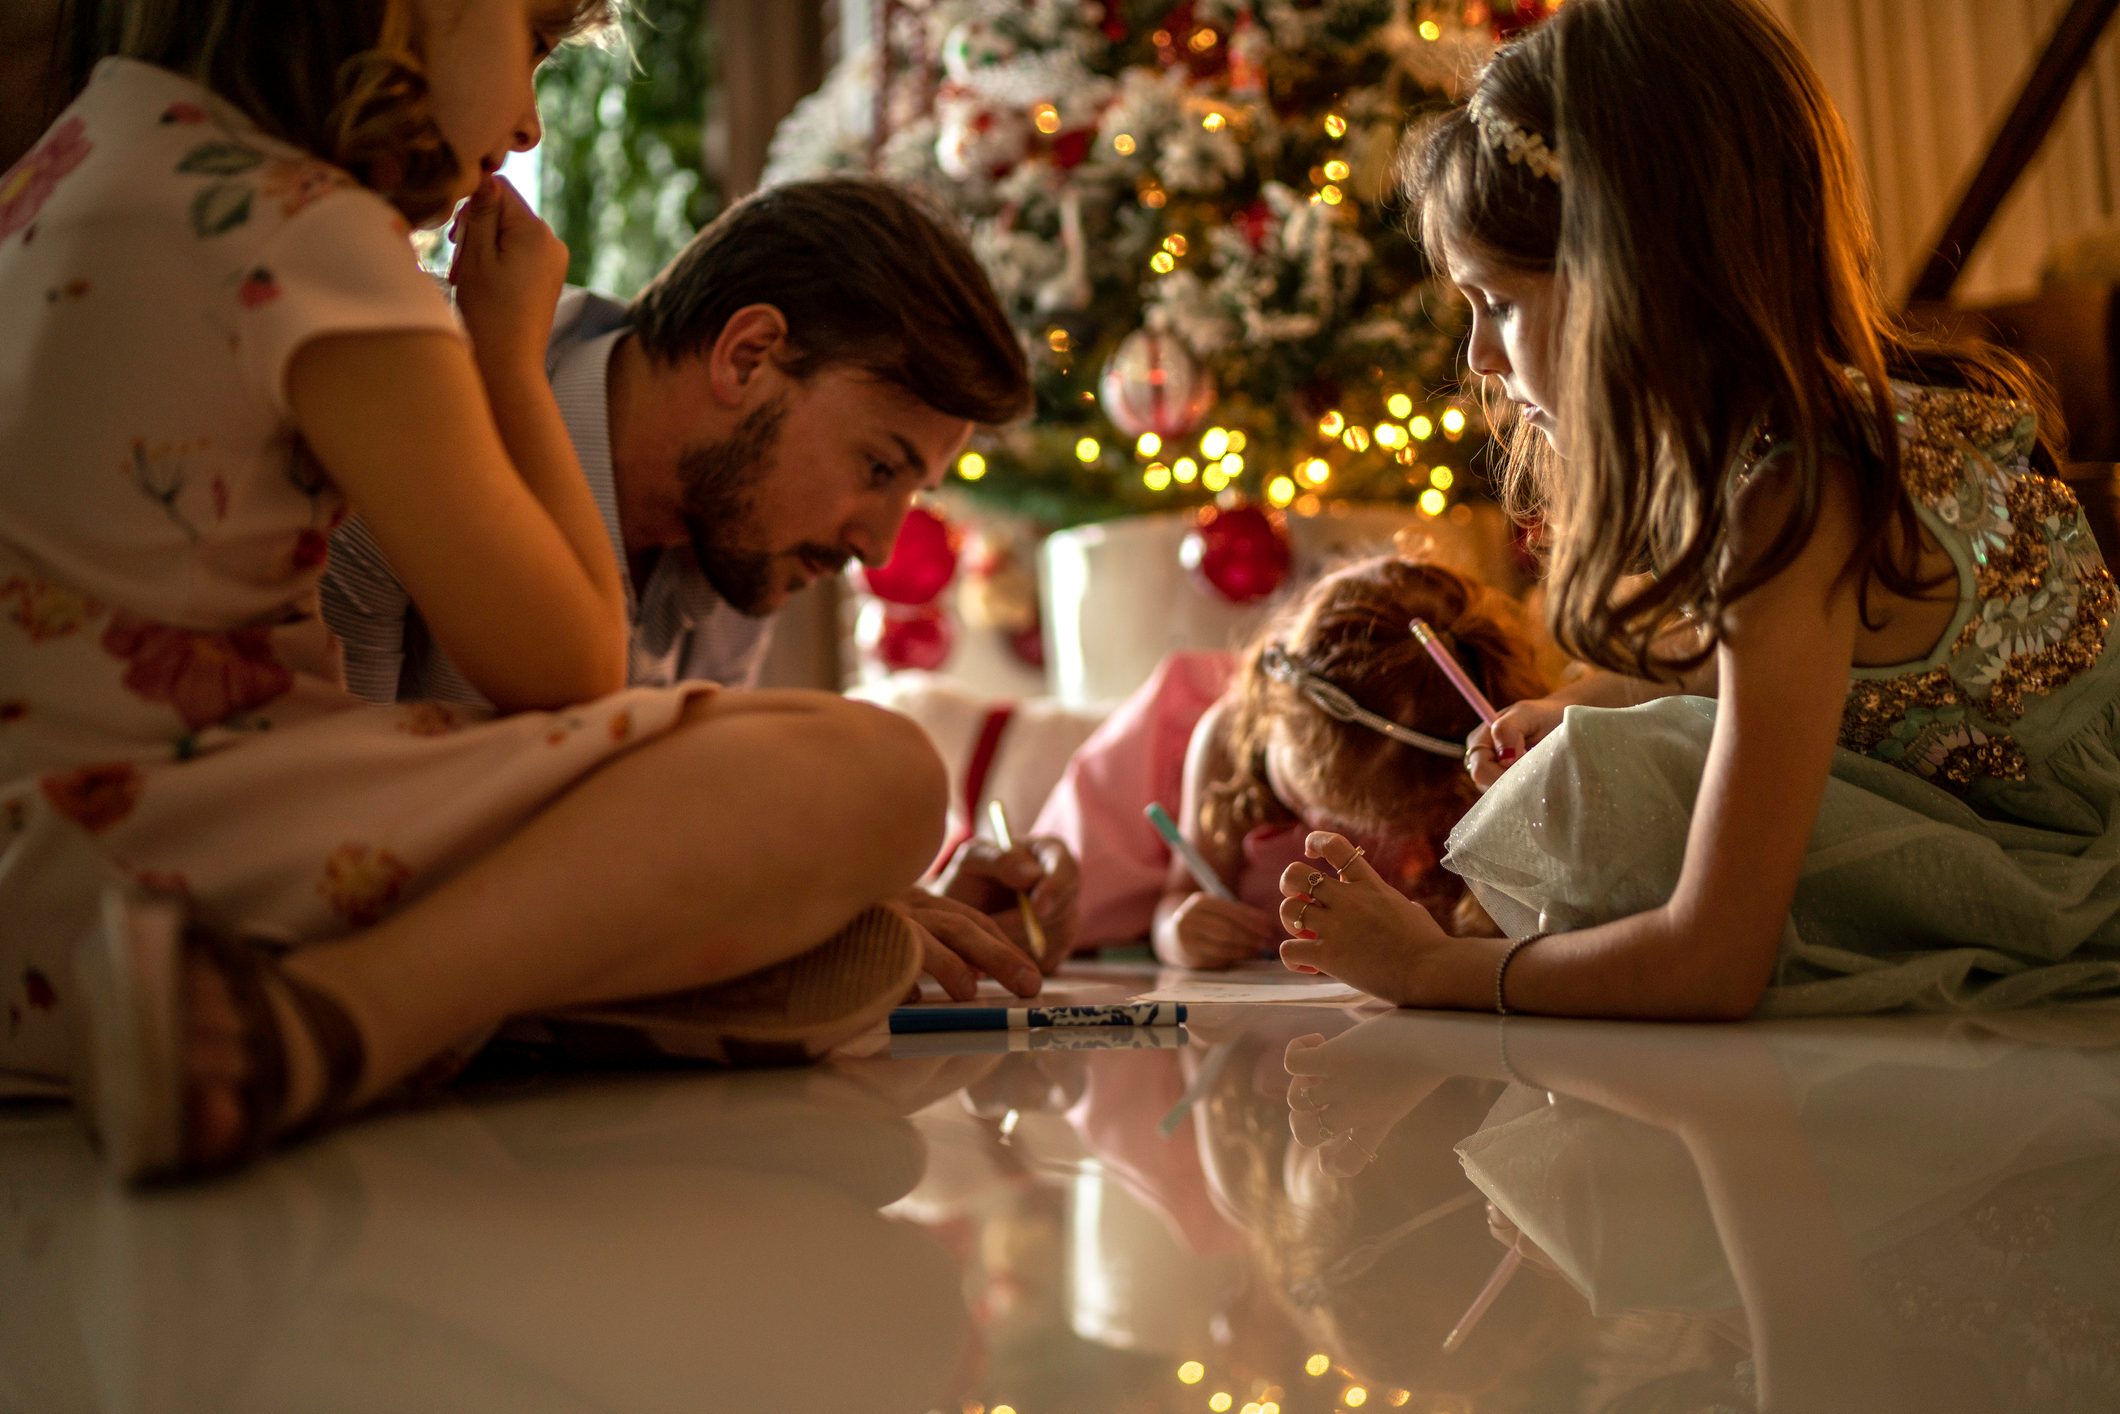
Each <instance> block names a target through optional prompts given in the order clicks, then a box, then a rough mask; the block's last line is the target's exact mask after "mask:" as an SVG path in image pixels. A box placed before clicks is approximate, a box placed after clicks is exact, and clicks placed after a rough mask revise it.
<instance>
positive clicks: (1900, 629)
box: [1281, 0, 2120, 1018]
mask: <svg viewBox="0 0 2120 1414" xmlns="http://www.w3.org/2000/svg"><path fill="white" fill-rule="evenodd" d="M1409 172H1410V175H1411V186H1412V194H1413V195H1414V197H1415V198H1416V205H1417V209H1418V210H1419V211H1420V213H1421V221H1422V225H1423V229H1424V233H1425V236H1426V239H1427V244H1428V247H1429V249H1430V250H1431V251H1432V252H1433V253H1434V254H1435V255H1436V257H1437V258H1438V259H1439V260H1441V261H1442V262H1443V263H1444V265H1445V266H1446V268H1447V269H1448V272H1449V274H1450V276H1451V278H1452V279H1453V280H1454V281H1455V282H1456V283H1457V284H1458V286H1459V287H1460V288H1461V289H1463V290H1464V291H1465V293H1466V295H1467V296H1468V297H1469V298H1470V300H1471V302H1472V309H1473V331H1472V336H1471V342H1470V347H1469V350H1468V362H1469V364H1470V366H1471V367H1472V368H1473V370H1474V371H1476V372H1478V373H1481V374H1483V375H1485V376H1486V377H1487V378H1488V379H1489V380H1490V381H1491V382H1492V383H1495V384H1498V385H1499V389H1500V391H1501V392H1502V393H1504V394H1505V395H1506V396H1507V397H1508V398H1509V399H1510V400H1512V401H1513V402H1514V403H1516V404H1517V405H1518V406H1519V407H1520V408H1521V409H1522V410H1523V423H1524V426H1523V428H1522V430H1521V432H1520V434H1519V439H1518V443H1517V446H1516V449H1515V452H1516V455H1515V461H1514V465H1513V468H1512V477H1513V485H1512V489H1513V493H1514V495H1515V497H1516V501H1517V508H1518V509H1519V510H1521V511H1527V512H1528V511H1530V510H1532V509H1534V508H1535V509H1537V510H1538V511H1540V512H1541V513H1542V514H1543V516H1544V519H1545V523H1546V525H1547V526H1548V527H1549V528H1550V531H1551V535H1552V563H1551V567H1550V573H1549V588H1550V598H1549V618H1550V620H1551V622H1552V624H1553V627H1554V629H1555V631H1556V636H1557V638H1558V639H1559V640H1560V642H1561V643H1562V645H1563V646H1564V647H1566V648H1568V649H1569V650H1570V651H1571V652H1574V653H1575V654H1577V655H1578V656H1581V657H1584V658H1587V659H1590V660H1592V661H1593V662H1595V663H1597V664H1599V665H1601V666H1602V667H1603V668H1605V669H1606V670H1607V671H1604V672H1600V673H1594V674H1592V675H1590V676H1589V677H1586V678H1583V679H1581V680H1579V681H1577V682H1575V683H1571V684H1570V685H1569V686H1568V687H1567V688H1565V689H1563V690H1562V691H1561V692H1559V693H1557V694H1555V695H1553V696H1551V697H1547V698H1544V699H1541V700H1537V701H1532V702H1524V703H1519V704H1517V705H1516V706H1515V707H1513V708H1510V709H1508V710H1506V711H1504V712H1502V713H1501V715H1500V718H1499V720H1497V721H1496V722H1494V723H1493V724H1492V726H1491V727H1484V726H1483V727H1482V728H1480V729H1479V730H1476V731H1475V732H1473V733H1472V735H1471V736H1470V737H1469V739H1468V745H1469V749H1470V753H1471V756H1470V764H1471V768H1472V770H1473V772H1474V775H1475V778H1476V779H1477V780H1478V781H1479V782H1480V783H1481V784H1482V785H1486V786H1491V789H1490V790H1489V791H1488V793H1487V794H1486V795H1485V796H1484V797H1483V798H1482V800H1481V802H1480V803H1479V805H1477V806H1476V807H1474V809H1473V810H1472V811H1471V813H1470V814H1468V815H1467V816H1466V818H1465V820H1464V822H1463V823H1462V824H1461V825H1460V826H1459V827H1458V829H1457V831H1456V833H1455V834H1454V835H1453V836H1452V838H1451V842H1450V852H1449V854H1448V856H1447V858H1446V860H1445V863H1446V865H1447V866H1448V867H1449V868H1451V869H1453V870H1455V871H1456V872H1457V873H1459V874H1460V875H1462V876H1463V877H1464V878H1465V879H1466V880H1467V881H1468V882H1469V883H1470V884H1471V886H1472V888H1473V890H1474V891H1475V893H1477V895H1478V896H1479V898H1480V899H1481V901H1482V902H1483V903H1484V904H1485V905H1486V906H1487V909H1488V911H1489V912H1490V913H1491V914H1492V915H1493V916H1494V918H1495V920H1496V921H1497V922H1498V923H1500V924H1501V925H1502V926H1503V927H1504V928H1505V929H1507V930H1508V931H1509V932H1510V933H1511V934H1512V935H1513V936H1514V938H1515V941H1514V942H1510V941H1507V940H1483V939H1466V938H1452V937H1450V936H1448V935H1447V934H1446V933H1445V932H1444V930H1443V929H1442V928H1441V927H1439V926H1438V925H1437V923H1436V922H1435V921H1434V920H1433V919H1432V918H1430V917H1429V916H1428V915H1427V914H1425V913H1423V912H1422V911H1421V910H1420V909H1418V908H1417V907H1415V906H1413V905H1411V904H1409V903H1407V902H1406V901H1405V900H1403V899H1401V898H1399V897H1398V896H1397V894H1396V893H1395V891H1391V890H1389V889H1388V888H1386V887H1384V886H1383V885H1382V883H1381V882H1380V881H1378V880H1376V879H1375V878H1373V877H1372V876H1371V875H1370V874H1369V872H1368V870H1367V869H1366V867H1365V866H1364V864H1362V863H1358V864H1356V865H1355V867H1354V868H1353V869H1351V870H1346V871H1345V873H1346V878H1345V879H1344V880H1342V879H1337V878H1334V877H1333V871H1339V870H1341V868H1342V866H1344V865H1345V864H1346V863H1347V860H1348V857H1349V855H1350V854H1351V853H1352V846H1351V845H1349V844H1348V843H1347V842H1345V841H1344V840H1341V839H1338V838H1336V837H1333V836H1317V837H1313V839H1312V841H1311V848H1312V852H1313V853H1314V854H1316V855H1318V856H1319V858H1320V859H1322V861H1323V862H1324V863H1325V864H1326V865H1327V866H1329V868H1328V870H1326V871H1320V872H1318V873H1315V874H1314V873H1313V872H1312V871H1311V870H1309V869H1307V868H1298V869H1294V870H1291V871H1290V872H1289V874H1288V875H1287V876H1285V877H1284V880H1283V889H1284V892H1285V894H1286V895H1287V897H1286V899H1285V900H1284V903H1283V905H1282V915H1281V917H1282V922H1283V924H1284V925H1285V926H1287V927H1288V928H1289V929H1290V930H1291V931H1293V932H1295V933H1296V935H1297V936H1295V937H1294V938H1293V939H1292V940H1291V941H1289V942H1288V943H1286V944H1284V945H1283V948H1282V956H1283V958H1284V959H1286V960H1287V961H1288V962H1289V963H1291V964H1293V965H1300V966H1305V967H1318V968H1322V969H1324V970H1325V971H1327V972H1330V973H1332V974H1334V975H1335V976H1339V977H1342V978H1344V979H1345V980H1347V981H1349V982H1352V983H1354V984H1356V985H1358V986H1362V987H1364V988H1367V989H1368V990H1370V991H1373V992H1375V993H1377V994H1378V995H1380V996H1383V997H1387V998H1390V999H1391V1000H1394V1001H1398V1002H1402V1003H1407V1004H1412V1005H1422V1006H1448V1007H1480V1008H1493V1009H1497V1010H1531V1011H1545V1012H1555V1013H1563V1014H1571V1015H1589V1016H1630V1017H1694V1018H1720V1017H1741V1016H1746V1015H1749V1014H1750V1013H1752V1012H1753V1011H1754V1010H1755V1009H1757V1008H1759V1007H1760V1006H1761V1004H1762V1002H1764V1003H1766V1004H1767V1005H1768V1006H1769V1007H1770V1008H1772V1009H1776V1010H1781V1011H1870V1010H1882V1009H1887V1008H1892V1007H1900V1006H1920V1007H1947V1008H1960V1007H1987V1006H2008V1005H2018V1004H2022V1003H2024V1002H2028V1001H2032V1000H2036V999H2039V998H2046V997H2054V998H2063V997H2089V996H2108V995H2110V994H2112V993H2114V992H2115V991H2120V646H2116V641H2115V638H2114V636H2113V634H2112V633H2111V625H2112V618H2113V612H2114V604H2115V596H2114V588H2113V579H2112V576H2111V575H2110V574H2109V573H2108V572H2107V570H2106V566H2105V562H2104V559H2103V557H2102V556H2101V555H2100V554H2099V551H2098V548H2097V546H2096V545H2095V544H2094V543H2093V542H2092V540H2091V537H2090V533H2089V531H2088V530H2087V528H2086V526H2085V523H2084V518H2083V515H2082V513H2081V512H2080V510H2079V509H2078V508H2077V505H2076V502H2075V500H2074V498H2073V497H2072V496H2071V495H2070V493H2069V491H2068V490H2067V489H2066V488H2065V487H2064V486H2063V485H2062V484H2061V482H2060V481H2059V480H2058V479H2056V469H2057V465H2058V457H2057V452H2056V449H2055V447H2054V446H2053V444H2052V443H2051V442H2050V440H2049V439H2050V438H2051V437H2053V436H2054V435H2055V429H2054V424H2053V422H2052V421H2051V420H2050V419H2047V418H2045V417H2043V416H2042V402H2043V397H2042V394H2041V392H2040V390H2039V389H2038V387H2037V386H2036V384H2035V383H2034V382H2033V380H2032V379H2031V378H2030V377H2029V376H2028V375H2027V373H2026V372H2025V370H2024V368H2023V367H2022V365H2021V364H2019V363H2018V362H2017V361H2015V360H2014V359H2011V358H2009V357H2008V356H2006V355H2004V354H2001V353H1999V352H1997V351H1995V350H1991V349H1981V348H1959V347H1946V346H1942V345H1938V344H1935V343H1932V342H1929V341H1926V340H1923V339H1921V338H1918V337H1916V336H1915V335H1913V334H1911V333H1909V332H1908V331H1907V330H1906V329H1904V328H1903V327H1902V326H1901V325H1900V324H1899V323H1898V322H1897V321H1896V320H1894V319H1893V318H1891V317H1890V316H1888V315H1887V313H1886V311H1885V309H1884V307H1883V304H1882V301H1881V299H1880V297H1879V294H1878V291H1877V286H1876V281H1875V274H1874V269H1873V265H1872V261H1871V251H1870V245H1869V229H1868V225H1867V221H1866V219H1865V215H1864V207H1863V202H1862V196H1861V186H1860V183H1859V181H1858V180H1857V177H1856V174H1855V170H1854V167H1853V162H1852V159H1851V157H1850V155H1849V151H1848V143H1847V139H1846V135H1845V133H1844V131H1843V129H1842V127H1841V124H1840V121H1839V118H1838V116H1837V115H1836V114H1835V113H1834V111H1833V109H1832V106H1831V104H1830V103H1829V102H1828V100H1827V99H1826V97H1825V95H1824V92H1823V90H1822V89H1821V86H1820V84H1819V80H1818V76H1817V74H1816V73H1815V72H1814V71H1813V70H1812V68H1811V66H1810V64H1809V63H1808V62H1807V61H1806V60H1805V59H1804V57H1803V55H1802V54H1801V53H1800V51H1798V49H1797V48H1796V46H1795V44H1794V43H1793V41H1791V40H1790V39H1789V37H1788V36H1787V34H1786V33H1784V32H1783V31H1782V29H1781V28H1780V27H1779V26H1778V25H1777V24H1776V23H1775V21H1774V20H1773V19H1772V18H1771V17H1769V16H1768V15H1767V14H1766V13H1765V12H1764V11H1762V10H1761V9H1760V8H1759V6H1758V5H1757V4H1756V3H1753V0H1575V2H1574V3H1571V4H1569V5H1567V6H1564V7H1562V8H1560V9H1559V10H1558V11H1557V12H1556V15H1555V17H1554V18H1553V19H1552V20H1551V21H1549V22H1547V23H1546V24H1545V25H1544V26H1543V27H1541V28H1540V29H1538V30H1536V31H1534V32H1533V33H1532V34H1531V35H1530V36H1528V37H1527V38H1525V39H1524V40H1522V41H1520V42H1518V43H1516V44H1514V45H1512V46H1510V47H1509V48H1506V49H1504V50H1503V51H1502V52H1501V53H1500V54H1498V55H1497V56H1496V57H1495V59H1494V60H1493V62H1492V63H1490V64H1489V65H1488V67H1487V69H1486V71H1485V73H1484V74H1483V75H1482V76H1481V78H1480V80H1479V83H1478V86H1477V87H1476V89H1475V90H1474V92H1473V94H1472V97H1471V100H1470V102H1469V103H1468V104H1466V105H1465V106H1464V107H1462V108H1460V109H1457V110H1455V111H1453V112H1451V113H1449V114H1447V115H1445V116H1443V117H1442V118H1441V119H1440V120H1439V121H1437V122H1435V123H1434V124H1433V125H1431V126H1429V127H1427V128H1426V129H1424V130H1423V132H1422V133H1421V134H1420V136H1419V137H1418V138H1417V140H1416V141H1415V143H1414V144H1413V146H1412V150H1411V156H1410V160H1409ZM1644 571H1646V574H1645V575H1644V574H1643V572H1644ZM1637 576H1639V577H1637ZM1527 746H1528V747H1529V748H1530V750H1529V752H1528V754H1525V755H1522V756H1521V757H1518V756H1516V753H1517V752H1519V751H1521V750H1522V749H1523V748H1525V747H1527ZM1505 758H1506V759H1505ZM1313 880H1315V883H1314V886H1313Z"/></svg>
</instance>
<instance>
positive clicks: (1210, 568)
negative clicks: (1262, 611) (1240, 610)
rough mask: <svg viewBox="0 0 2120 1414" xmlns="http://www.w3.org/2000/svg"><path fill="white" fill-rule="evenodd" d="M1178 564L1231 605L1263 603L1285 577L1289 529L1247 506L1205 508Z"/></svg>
mask: <svg viewBox="0 0 2120 1414" xmlns="http://www.w3.org/2000/svg"><path fill="white" fill-rule="evenodd" d="M1178 563H1179V564H1181V565H1183V566H1184V567H1185V568H1186V569H1188V570H1190V571H1191V572H1192V573H1193V575H1194V576H1195V577H1196V578H1198V579H1200V580H1201V581H1203V582H1204V583H1205V584H1207V585H1208V587H1209V588H1211V589H1213V590H1214V591H1215V593H1217V594H1219V595H1221V596H1222V597H1223V598H1224V599H1227V600H1228V601H1229V602H1230V603H1232V604H1249V603H1252V602H1254V601H1255V600H1259V599H1264V598H1265V597H1266V596H1267V595H1269V594H1271V593H1273V592H1274V591H1275V590H1276V589H1279V588H1280V587H1281V585H1282V584H1283V583H1284V582H1286V580H1287V579H1288V567H1289V563H1290V556H1289V550H1288V527H1287V525H1286V524H1285V523H1284V522H1283V521H1282V519H1281V517H1280V516H1279V515H1277V514H1275V513H1274V512H1272V511H1268V510H1266V509H1264V508H1263V507H1261V506H1257V505H1253V504H1251V503H1249V502H1245V503H1241V504H1238V505H1234V506H1203V507H1201V508H1200V514H1199V518H1198V519H1197V520H1196V521H1195V522H1194V523H1193V528H1192V530H1191V532H1190V533H1188V534H1187V535H1186V537H1185V540H1184V542H1183V543H1182V544H1180V545H1179V547H1178Z"/></svg>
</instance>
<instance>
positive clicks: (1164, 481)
mask: <svg viewBox="0 0 2120 1414" xmlns="http://www.w3.org/2000/svg"><path fill="white" fill-rule="evenodd" d="M1141 484H1142V485H1143V486H1146V487H1147V488H1148V489H1149V490H1151V491H1168V490H1169V489H1170V468H1169V467H1167V466H1165V465H1164V464H1163V463H1161V462H1150V463H1149V464H1148V470H1146V471H1144V472H1142V473H1141Z"/></svg>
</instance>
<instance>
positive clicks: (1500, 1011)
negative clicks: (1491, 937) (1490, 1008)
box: [1494, 933, 1550, 1016]
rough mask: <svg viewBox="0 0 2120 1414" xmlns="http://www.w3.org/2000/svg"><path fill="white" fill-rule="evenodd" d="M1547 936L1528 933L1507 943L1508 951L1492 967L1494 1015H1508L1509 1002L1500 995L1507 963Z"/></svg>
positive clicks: (1507, 976)
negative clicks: (1496, 964) (1493, 967)
mask: <svg viewBox="0 0 2120 1414" xmlns="http://www.w3.org/2000/svg"><path fill="white" fill-rule="evenodd" d="M1548 936H1550V935H1549V934H1546V933H1531V934H1528V935H1526V936H1524V937H1521V938H1518V939H1517V940H1516V941H1515V942H1513V943H1511V944H1510V945H1509V951H1507V952H1505V953H1503V954H1502V960H1501V963H1500V964H1499V965H1498V966H1496V968H1495V969H1494V1014H1495V1015H1496V1016H1507V1015H1509V1003H1508V1001H1507V1000H1506V999H1505V998H1504V997H1503V995H1502V984H1503V983H1504V982H1506V981H1507V980H1508V978H1509V964H1510V963H1512V962H1515V961H1516V955H1517V954H1518V953H1520V952H1522V951H1523V950H1524V949H1525V948H1528V947H1530V946H1531V945H1532V944H1533V943H1535V942H1537V941H1539V940H1540V939H1541V938H1544V937H1548Z"/></svg>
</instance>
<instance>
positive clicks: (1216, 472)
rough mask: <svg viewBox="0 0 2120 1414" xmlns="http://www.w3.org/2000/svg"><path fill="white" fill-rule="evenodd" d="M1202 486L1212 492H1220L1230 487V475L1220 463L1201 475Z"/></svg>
mask: <svg viewBox="0 0 2120 1414" xmlns="http://www.w3.org/2000/svg"><path fill="white" fill-rule="evenodd" d="M1200 484H1201V485H1202V486H1204V487H1206V488H1207V489H1208V490H1210V491H1220V490H1222V489H1223V488H1224V487H1226V486H1228V485H1229V473H1228V472H1226V471H1224V470H1223V469H1222V466H1221V464H1220V463H1219V462H1218V463H1216V464H1215V465H1214V466H1211V467H1209V468H1208V469H1207V470H1205V471H1203V472H1201V473H1200Z"/></svg>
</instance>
